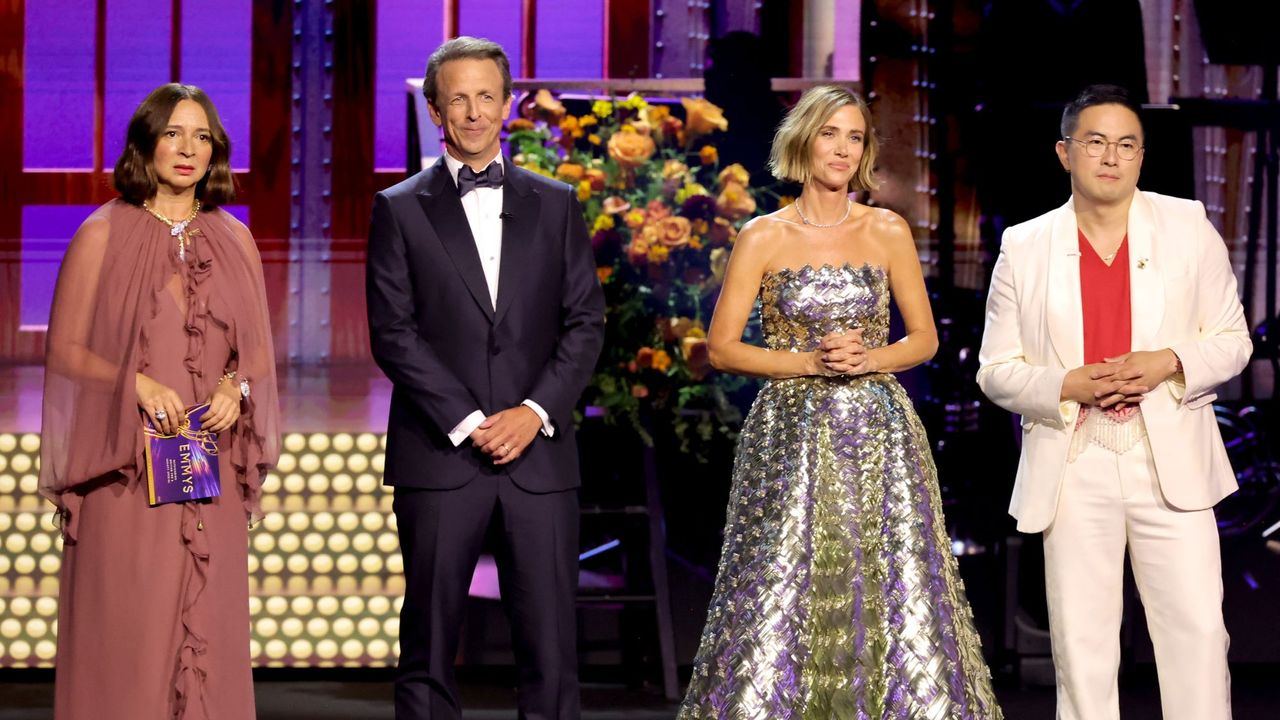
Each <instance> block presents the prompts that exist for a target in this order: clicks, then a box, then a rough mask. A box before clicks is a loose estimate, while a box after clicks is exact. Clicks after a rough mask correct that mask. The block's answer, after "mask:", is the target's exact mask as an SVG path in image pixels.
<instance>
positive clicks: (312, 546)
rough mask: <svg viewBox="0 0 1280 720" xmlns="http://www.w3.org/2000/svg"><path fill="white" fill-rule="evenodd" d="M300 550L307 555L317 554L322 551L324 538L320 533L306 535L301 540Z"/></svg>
mask: <svg viewBox="0 0 1280 720" xmlns="http://www.w3.org/2000/svg"><path fill="white" fill-rule="evenodd" d="M302 549H303V550H306V551H307V552H309V553H318V552H320V551H321V550H324V536H323V535H321V534H320V533H316V532H313V533H307V534H306V535H304V536H303V538H302Z"/></svg>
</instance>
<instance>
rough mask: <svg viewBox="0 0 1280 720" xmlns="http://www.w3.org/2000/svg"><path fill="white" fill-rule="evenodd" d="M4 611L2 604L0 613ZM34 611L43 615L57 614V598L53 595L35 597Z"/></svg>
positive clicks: (51, 615)
mask: <svg viewBox="0 0 1280 720" xmlns="http://www.w3.org/2000/svg"><path fill="white" fill-rule="evenodd" d="M2 612H4V606H3V605H0V613H2ZM36 613H38V614H40V615H43V616H45V617H53V616H55V615H57V614H58V600H57V598H53V597H48V596H46V597H39V598H36Z"/></svg>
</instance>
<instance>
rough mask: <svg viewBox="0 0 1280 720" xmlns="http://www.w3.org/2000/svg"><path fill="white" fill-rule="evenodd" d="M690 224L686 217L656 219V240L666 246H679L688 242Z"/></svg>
mask: <svg viewBox="0 0 1280 720" xmlns="http://www.w3.org/2000/svg"><path fill="white" fill-rule="evenodd" d="M691 229H692V226H691V225H690V223H689V219H688V218H682V217H676V216H672V217H665V218H662V219H661V220H659V221H658V226H657V230H658V242H659V243H661V244H662V245H664V246H666V247H668V248H679V247H684V246H685V245H688V244H689V235H690V231H691Z"/></svg>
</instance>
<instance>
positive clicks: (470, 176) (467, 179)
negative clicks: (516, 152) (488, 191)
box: [458, 162, 502, 197]
mask: <svg viewBox="0 0 1280 720" xmlns="http://www.w3.org/2000/svg"><path fill="white" fill-rule="evenodd" d="M482 187H494V188H500V187H502V163H498V162H491V163H489V167H487V168H485V169H484V170H482V171H480V172H479V173H477V172H476V171H475V170H472V169H471V166H470V165H463V166H462V169H461V170H459V171H458V197H462V196H463V195H466V194H467V193H469V192H471V191H472V190H475V189H476V188H482Z"/></svg>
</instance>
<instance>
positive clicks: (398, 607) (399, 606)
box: [391, 595, 404, 652]
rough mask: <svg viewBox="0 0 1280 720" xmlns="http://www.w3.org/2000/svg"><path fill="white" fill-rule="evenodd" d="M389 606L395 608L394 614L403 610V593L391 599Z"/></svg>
mask: <svg viewBox="0 0 1280 720" xmlns="http://www.w3.org/2000/svg"><path fill="white" fill-rule="evenodd" d="M391 606H392V607H394V608H395V609H396V614H397V615H399V614H400V613H401V611H403V610H404V596H403V595H400V596H399V597H397V598H396V599H395V600H393V601H392V602H391ZM397 652H399V651H397Z"/></svg>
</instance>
